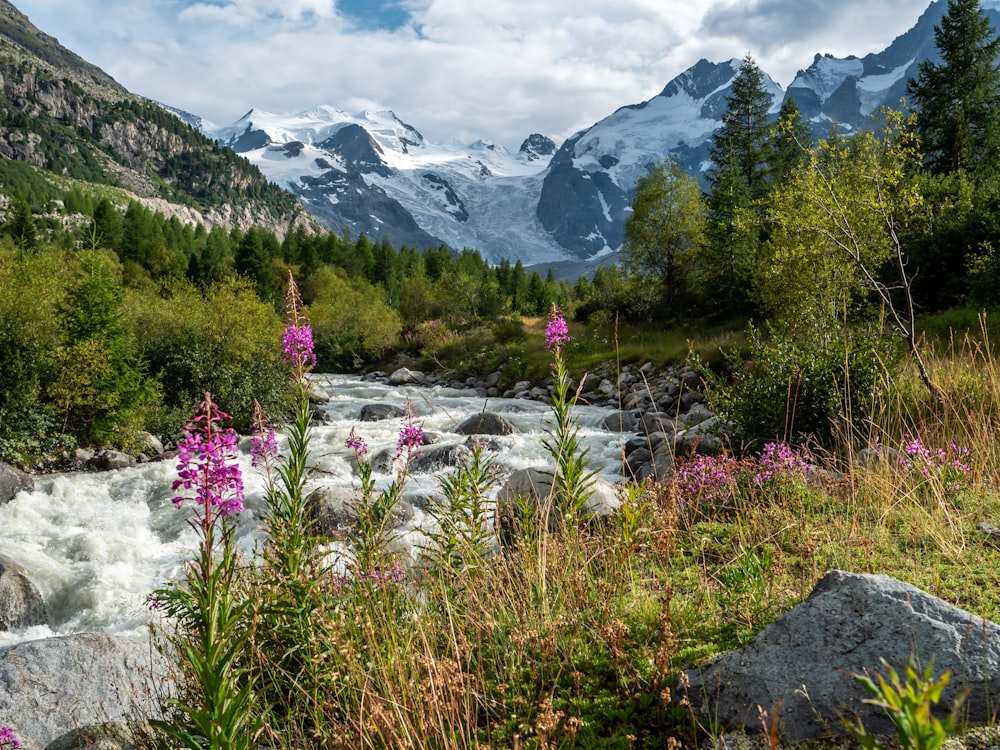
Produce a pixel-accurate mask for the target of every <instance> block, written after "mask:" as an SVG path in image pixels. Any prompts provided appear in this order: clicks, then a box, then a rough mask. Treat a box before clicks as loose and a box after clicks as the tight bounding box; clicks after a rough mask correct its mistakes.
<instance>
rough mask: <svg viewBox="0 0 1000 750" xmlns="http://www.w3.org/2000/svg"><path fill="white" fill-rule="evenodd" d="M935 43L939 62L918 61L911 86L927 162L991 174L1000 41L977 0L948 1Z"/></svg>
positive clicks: (997, 146)
mask: <svg viewBox="0 0 1000 750" xmlns="http://www.w3.org/2000/svg"><path fill="white" fill-rule="evenodd" d="M934 42H935V45H936V46H937V49H938V52H939V53H940V55H941V62H940V63H937V62H934V61H932V60H926V61H924V62H922V63H920V65H919V74H918V76H917V78H916V79H912V78H911V79H910V81H909V83H908V86H907V91H908V93H909V95H910V96H911V97H912V99H913V103H914V105H915V108H916V110H917V134H918V135H919V136H920V139H921V141H922V143H923V149H924V154H925V161H926V164H927V166H928V167H929V168H930V169H931V170H932V171H933V172H934V173H936V174H942V173H949V172H961V173H966V174H969V175H977V176H979V177H983V178H985V177H988V176H989V175H990V173H992V172H993V171H994V169H995V167H994V163H995V161H996V159H997V157H998V156H1000V68H998V62H997V61H998V55H1000V39H997V37H996V30H995V29H994V28H993V26H992V24H990V21H989V18H988V17H987V16H986V14H985V12H984V11H983V8H982V6H981V4H980V2H979V0H948V10H947V12H946V13H945V15H944V17H943V18H942V19H941V25H940V26H936V27H935V28H934ZM976 181H981V180H976Z"/></svg>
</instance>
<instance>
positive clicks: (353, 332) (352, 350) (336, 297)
mask: <svg viewBox="0 0 1000 750" xmlns="http://www.w3.org/2000/svg"><path fill="white" fill-rule="evenodd" d="M309 290H310V292H311V295H310V296H311V297H312V299H313V302H312V304H311V305H310V306H309V319H310V321H311V322H312V329H313V338H314V340H315V343H316V361H317V364H316V366H317V369H318V370H319V371H321V372H322V371H326V372H331V371H333V372H335V371H343V370H355V369H358V368H359V367H361V366H362V365H363V364H364V363H366V362H370V361H371V360H372V359H374V358H376V357H378V356H381V355H382V354H383V353H385V351H386V350H387V349H388V348H389V347H391V346H394V345H396V344H397V343H398V342H399V332H400V329H401V327H402V324H401V322H400V318H399V314H398V313H397V312H396V311H395V310H392V309H391V308H390V307H389V306H388V305H387V304H386V303H385V302H384V301H383V299H382V293H381V291H380V290H377V289H376V288H375V287H373V286H371V285H370V284H368V283H367V282H364V281H354V282H350V281H348V280H347V279H345V278H344V277H343V276H342V275H341V274H339V273H338V272H337V271H334V270H333V269H332V268H322V269H320V270H319V271H318V272H317V273H316V274H314V275H313V277H312V278H311V279H310V280H309Z"/></svg>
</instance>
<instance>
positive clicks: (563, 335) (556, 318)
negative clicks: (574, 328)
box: [545, 304, 569, 351]
mask: <svg viewBox="0 0 1000 750" xmlns="http://www.w3.org/2000/svg"><path fill="white" fill-rule="evenodd" d="M567 341H569V329H568V328H567V327H566V318H564V317H563V314H562V310H560V309H559V306H558V305H555V304H553V305H552V309H551V310H549V323H548V325H547V326H545V350H546V351H551V350H552V349H555V350H557V351H558V350H559V349H561V348H562V345H563V344H565V343H566V342H567Z"/></svg>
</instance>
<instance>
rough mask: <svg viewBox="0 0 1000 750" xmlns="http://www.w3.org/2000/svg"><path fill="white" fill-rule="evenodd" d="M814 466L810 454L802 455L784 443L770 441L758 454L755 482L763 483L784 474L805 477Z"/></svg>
mask: <svg viewBox="0 0 1000 750" xmlns="http://www.w3.org/2000/svg"><path fill="white" fill-rule="evenodd" d="M812 468H813V464H812V461H810V460H809V456H806V455H801V456H800V455H799V454H797V453H796V452H795V451H794V450H793V449H792V448H791V447H789V446H787V445H785V444H784V443H768V444H767V445H765V446H764V450H762V451H761V452H760V453H758V454H757V473H756V474H755V475H754V478H753V480H754V483H755V484H758V485H761V484H765V483H766V482H768V481H769V480H771V479H773V478H775V477H780V476H783V475H784V476H791V475H798V476H799V477H803V478H804V477H805V476H806V475H807V474H808V473H809V471H810V470H811V469H812Z"/></svg>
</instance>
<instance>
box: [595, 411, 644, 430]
mask: <svg viewBox="0 0 1000 750" xmlns="http://www.w3.org/2000/svg"><path fill="white" fill-rule="evenodd" d="M601 427H603V428H604V429H605V430H607V431H608V432H635V431H636V429H637V428H638V427H639V415H638V414H636V413H635V412H631V411H620V412H618V413H617V414H611V415H609V416H607V417H605V418H604V420H603V421H602V422H601Z"/></svg>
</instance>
